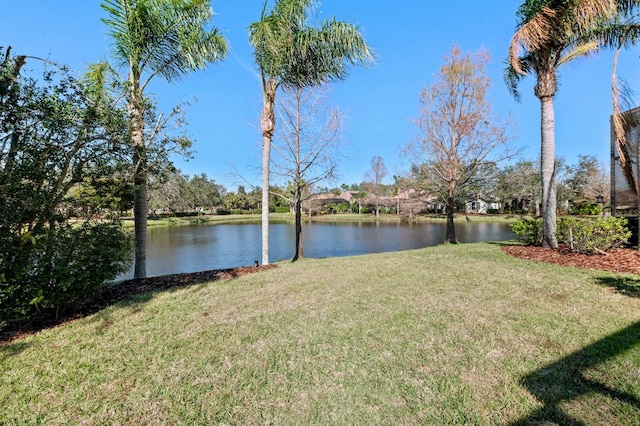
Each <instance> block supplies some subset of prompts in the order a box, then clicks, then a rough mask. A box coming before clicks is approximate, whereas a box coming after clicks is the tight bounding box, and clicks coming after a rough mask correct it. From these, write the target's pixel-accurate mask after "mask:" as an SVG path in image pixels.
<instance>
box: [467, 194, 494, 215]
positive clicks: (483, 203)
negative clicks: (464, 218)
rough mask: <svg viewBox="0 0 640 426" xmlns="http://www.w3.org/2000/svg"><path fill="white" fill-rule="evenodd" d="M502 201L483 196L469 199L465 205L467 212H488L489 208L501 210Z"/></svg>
mask: <svg viewBox="0 0 640 426" xmlns="http://www.w3.org/2000/svg"><path fill="white" fill-rule="evenodd" d="M499 209H500V203H498V202H495V201H490V200H487V199H484V198H482V197H478V198H476V199H475V200H471V201H467V202H466V203H465V206H464V211H465V213H474V214H487V213H489V210H499Z"/></svg>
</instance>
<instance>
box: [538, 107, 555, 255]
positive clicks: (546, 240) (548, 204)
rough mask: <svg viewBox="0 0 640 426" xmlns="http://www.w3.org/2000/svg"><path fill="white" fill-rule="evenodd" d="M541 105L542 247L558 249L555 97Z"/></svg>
mask: <svg viewBox="0 0 640 426" xmlns="http://www.w3.org/2000/svg"><path fill="white" fill-rule="evenodd" d="M540 104H541V115H542V119H541V127H542V128H541V131H542V138H541V144H540V145H541V153H540V176H541V178H542V246H543V247H547V248H552V249H555V248H557V247H558V239H557V236H556V146H555V135H554V126H555V118H554V113H553V97H552V96H545V97H541V98H540Z"/></svg>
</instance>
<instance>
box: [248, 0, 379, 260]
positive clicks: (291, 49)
mask: <svg viewBox="0 0 640 426" xmlns="http://www.w3.org/2000/svg"><path fill="white" fill-rule="evenodd" d="M316 4H317V2H316V1H314V0H276V1H275V4H274V6H273V8H272V9H271V10H270V11H268V10H267V6H268V0H265V2H264V6H263V8H262V14H261V18H260V21H258V22H255V23H253V24H251V26H250V27H249V41H250V43H251V45H252V46H253V48H254V57H255V60H256V64H257V65H258V67H259V68H260V73H261V76H262V93H263V108H262V116H261V120H260V124H261V129H262V206H263V209H262V263H263V264H265V265H266V264H268V263H269V209H268V208H266V206H268V204H269V168H270V156H271V140H272V138H273V134H274V131H275V120H276V119H275V113H274V104H275V99H276V92H277V90H278V88H279V87H281V86H283V87H288V88H293V89H295V88H303V87H311V86H316V85H319V84H322V83H326V82H328V81H334V80H342V79H344V78H345V77H346V76H347V70H348V68H349V67H350V66H357V65H364V64H367V63H370V62H372V60H373V56H372V53H371V51H370V49H369V47H368V46H367V44H366V43H365V40H364V37H363V36H362V34H361V33H360V31H359V30H358V28H357V27H356V26H354V25H352V24H348V23H346V22H341V21H336V20H335V19H330V20H325V21H324V22H322V23H321V24H320V26H319V27H313V26H311V25H310V22H309V21H310V17H311V14H312V13H313V11H314V10H315V6H316Z"/></svg>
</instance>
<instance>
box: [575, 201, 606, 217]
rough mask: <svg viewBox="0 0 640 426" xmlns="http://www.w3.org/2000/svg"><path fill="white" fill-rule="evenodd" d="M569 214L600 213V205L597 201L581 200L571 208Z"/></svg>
mask: <svg viewBox="0 0 640 426" xmlns="http://www.w3.org/2000/svg"><path fill="white" fill-rule="evenodd" d="M570 213H571V214H574V215H585V216H586V215H596V214H600V213H602V206H600V205H599V204H598V203H593V202H591V201H582V202H580V203H578V204H576V205H575V206H574V207H573V208H572V209H571V212H570Z"/></svg>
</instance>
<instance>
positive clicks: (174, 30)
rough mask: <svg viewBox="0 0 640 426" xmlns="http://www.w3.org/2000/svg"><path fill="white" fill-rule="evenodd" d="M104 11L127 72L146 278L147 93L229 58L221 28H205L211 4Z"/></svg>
mask: <svg viewBox="0 0 640 426" xmlns="http://www.w3.org/2000/svg"><path fill="white" fill-rule="evenodd" d="M101 6H102V8H103V9H104V10H106V11H107V12H108V14H109V17H107V18H104V19H103V20H102V21H103V22H104V23H105V24H107V26H108V27H109V29H110V32H109V35H110V36H111V37H113V40H114V53H113V55H114V58H115V60H116V61H117V62H118V63H117V66H118V67H119V68H121V69H124V70H126V72H127V76H126V83H127V84H126V85H125V87H126V99H127V105H128V111H129V128H130V134H131V141H132V144H133V164H134V165H135V166H136V167H137V172H136V174H135V177H134V184H135V193H134V216H135V267H134V277H135V278H144V277H145V276H146V245H147V155H146V149H145V141H144V130H145V129H144V127H145V124H144V114H145V100H144V96H143V93H144V90H145V88H146V87H147V85H148V84H149V82H150V81H151V80H152V79H153V78H154V77H155V76H157V75H160V76H162V77H163V78H164V79H165V80H167V81H170V82H173V81H176V80H179V79H180V78H181V77H182V76H184V75H185V74H187V73H189V72H191V71H195V70H197V69H201V68H204V67H205V66H206V64H207V63H212V62H216V61H219V60H221V59H222V58H224V56H225V55H226V53H227V44H226V41H225V40H224V38H223V37H222V36H221V35H220V34H219V32H218V30H217V29H213V30H205V29H204V26H205V25H206V24H207V23H208V22H209V21H210V20H211V18H212V16H213V11H212V10H211V6H210V0H104V1H103V3H102V5H101ZM145 76H146V79H145ZM123 80H125V79H123Z"/></svg>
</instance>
